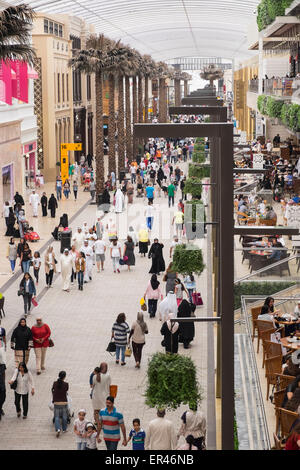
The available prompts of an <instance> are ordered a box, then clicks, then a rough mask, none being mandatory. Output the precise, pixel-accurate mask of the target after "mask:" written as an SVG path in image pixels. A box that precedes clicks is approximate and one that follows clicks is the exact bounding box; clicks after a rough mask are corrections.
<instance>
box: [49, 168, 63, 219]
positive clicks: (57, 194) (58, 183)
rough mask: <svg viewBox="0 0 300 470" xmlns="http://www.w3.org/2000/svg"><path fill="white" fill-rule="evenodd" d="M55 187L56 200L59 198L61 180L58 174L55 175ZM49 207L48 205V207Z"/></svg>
mask: <svg viewBox="0 0 300 470" xmlns="http://www.w3.org/2000/svg"><path fill="white" fill-rule="evenodd" d="M55 189H56V197H57V200H58V201H60V199H61V193H62V180H61V177H60V176H57V177H56V182H55ZM51 196H53V197H54V194H51ZM49 209H50V207H49ZM51 217H52V215H51Z"/></svg>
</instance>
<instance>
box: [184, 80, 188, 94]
mask: <svg viewBox="0 0 300 470" xmlns="http://www.w3.org/2000/svg"><path fill="white" fill-rule="evenodd" d="M187 95H188V81H187V80H184V96H185V97H186V96H187Z"/></svg>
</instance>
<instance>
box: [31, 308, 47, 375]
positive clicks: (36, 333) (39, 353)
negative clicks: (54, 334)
mask: <svg viewBox="0 0 300 470" xmlns="http://www.w3.org/2000/svg"><path fill="white" fill-rule="evenodd" d="M31 331H32V339H33V347H34V352H35V358H36V373H37V375H40V374H41V371H42V370H45V360H46V352H47V348H48V347H49V338H50V336H51V330H50V328H49V326H48V325H47V324H46V323H43V320H42V318H41V316H40V315H38V316H37V318H36V324H35V325H33V326H32V327H31Z"/></svg>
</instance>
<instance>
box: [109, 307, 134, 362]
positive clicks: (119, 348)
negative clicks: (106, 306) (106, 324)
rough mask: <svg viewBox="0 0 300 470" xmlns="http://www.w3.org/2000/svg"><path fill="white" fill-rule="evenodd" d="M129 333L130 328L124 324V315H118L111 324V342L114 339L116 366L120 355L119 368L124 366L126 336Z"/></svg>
mask: <svg viewBox="0 0 300 470" xmlns="http://www.w3.org/2000/svg"><path fill="white" fill-rule="evenodd" d="M129 333H130V328H129V325H128V323H127V322H126V316H125V313H119V315H118V317H117V320H116V321H115V323H114V324H113V327H112V332H111V340H113V339H114V341H115V343H116V364H119V359H120V353H121V366H124V365H125V364H126V362H125V349H126V345H127V343H128V341H127V335H128V334H129Z"/></svg>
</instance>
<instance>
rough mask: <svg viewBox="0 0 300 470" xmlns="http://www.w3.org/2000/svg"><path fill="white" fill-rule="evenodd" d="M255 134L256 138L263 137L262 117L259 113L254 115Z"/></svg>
mask: <svg viewBox="0 0 300 470" xmlns="http://www.w3.org/2000/svg"><path fill="white" fill-rule="evenodd" d="M255 134H256V137H259V136H263V135H264V126H263V119H262V115H261V114H259V113H256V127H255Z"/></svg>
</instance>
